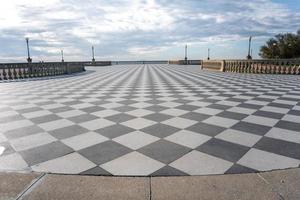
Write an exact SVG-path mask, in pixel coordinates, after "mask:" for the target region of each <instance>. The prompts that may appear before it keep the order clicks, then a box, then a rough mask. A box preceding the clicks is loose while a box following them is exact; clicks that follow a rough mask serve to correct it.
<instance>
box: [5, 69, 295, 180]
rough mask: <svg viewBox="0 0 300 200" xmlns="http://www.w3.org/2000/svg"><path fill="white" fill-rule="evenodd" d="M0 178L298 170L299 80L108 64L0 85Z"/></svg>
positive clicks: (275, 76) (288, 77)
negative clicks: (2, 174) (17, 173)
mask: <svg viewBox="0 0 300 200" xmlns="http://www.w3.org/2000/svg"><path fill="white" fill-rule="evenodd" d="M0 146H1V147H0V153H1V156H0V170H2V171H6V170H32V171H38V172H52V173H66V174H97V175H99V174H101V175H125V176H126V175H134V176H149V175H150V176H157V175H204V174H224V173H225V174H226V173H248V172H257V171H267V170H273V169H283V168H293V167H299V164H300V76H289V75H261V74H260V75H255V74H234V73H221V72H209V71H201V70H200V69H199V67H198V66H176V65H131V66H130V65H118V66H109V67H98V68H87V71H86V72H84V73H81V74H77V75H75V76H64V77H57V78H51V79H49V78H48V79H40V80H27V81H15V82H1V83H0Z"/></svg>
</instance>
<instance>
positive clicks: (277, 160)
mask: <svg viewBox="0 0 300 200" xmlns="http://www.w3.org/2000/svg"><path fill="white" fill-rule="evenodd" d="M237 163H238V164H240V165H243V166H245V167H249V168H252V169H256V170H259V171H267V170H273V169H285V168H291V167H298V166H299V164H300V161H299V160H296V159H293V158H288V157H285V156H281V155H277V154H274V153H269V152H266V151H262V150H259V149H250V151H248V152H247V153H246V154H245V155H244V156H243V157H242V158H241V159H240V160H239V161H238V162H237Z"/></svg>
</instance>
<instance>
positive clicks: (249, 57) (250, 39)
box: [247, 36, 252, 60]
mask: <svg viewBox="0 0 300 200" xmlns="http://www.w3.org/2000/svg"><path fill="white" fill-rule="evenodd" d="M251 41H252V36H250V37H249V47H248V56H247V59H248V60H251V59H252V56H251V54H250V49H251Z"/></svg>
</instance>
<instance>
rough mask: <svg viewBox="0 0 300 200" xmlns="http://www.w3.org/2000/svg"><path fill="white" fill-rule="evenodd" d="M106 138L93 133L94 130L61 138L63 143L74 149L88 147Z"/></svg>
mask: <svg viewBox="0 0 300 200" xmlns="http://www.w3.org/2000/svg"><path fill="white" fill-rule="evenodd" d="M107 140H108V138H106V137H104V136H102V135H100V134H98V133H95V132H88V133H84V134H80V135H76V136H73V137H69V138H66V139H63V140H61V142H63V143H64V144H66V145H68V146H69V147H71V148H72V149H74V150H75V151H78V150H80V149H84V148H87V147H90V146H92V145H95V144H99V143H102V142H105V141H107Z"/></svg>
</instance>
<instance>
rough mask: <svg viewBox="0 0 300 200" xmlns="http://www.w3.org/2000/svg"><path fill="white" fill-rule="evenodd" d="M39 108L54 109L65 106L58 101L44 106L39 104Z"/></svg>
mask: <svg viewBox="0 0 300 200" xmlns="http://www.w3.org/2000/svg"><path fill="white" fill-rule="evenodd" d="M40 107H41V108H43V109H45V110H48V109H55V108H61V107H65V105H63V104H59V103H55V104H50V105H44V106H40Z"/></svg>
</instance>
